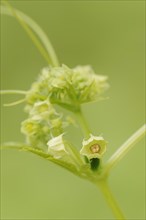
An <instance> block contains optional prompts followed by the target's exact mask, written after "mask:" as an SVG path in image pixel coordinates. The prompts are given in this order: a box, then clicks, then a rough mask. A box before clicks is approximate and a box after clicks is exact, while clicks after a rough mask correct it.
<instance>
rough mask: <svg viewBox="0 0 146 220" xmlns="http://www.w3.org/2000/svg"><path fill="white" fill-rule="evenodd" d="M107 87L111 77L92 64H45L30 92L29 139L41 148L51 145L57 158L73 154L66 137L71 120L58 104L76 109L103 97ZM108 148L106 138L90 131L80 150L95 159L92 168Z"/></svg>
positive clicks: (24, 127) (26, 123)
mask: <svg viewBox="0 0 146 220" xmlns="http://www.w3.org/2000/svg"><path fill="white" fill-rule="evenodd" d="M107 88H108V83H107V77H106V76H101V75H97V74H95V73H94V71H93V69H92V68H91V67H90V66H77V67H76V68H73V69H70V68H68V67H67V66H65V65H62V66H61V67H48V68H44V69H43V70H42V73H41V74H40V76H39V77H38V79H37V80H36V82H34V83H33V84H32V86H31V89H30V90H29V91H28V92H27V95H26V101H27V105H26V108H25V110H26V111H27V113H28V114H29V116H28V119H26V120H25V121H23V122H22V127H21V131H22V133H24V134H25V135H26V139H27V143H28V144H30V145H31V146H32V147H41V148H44V146H45V147H47V145H48V153H49V154H50V155H52V156H53V157H54V158H56V159H62V158H68V159H69V157H70V155H72V157H73V155H74V153H73V152H72V151H70V149H69V148H67V145H65V142H64V138H63V134H64V127H65V125H66V124H67V121H66V120H65V119H63V115H62V114H58V113H57V111H56V109H55V107H54V106H55V104H57V105H60V106H61V107H64V108H66V109H68V110H70V111H73V112H76V111H78V110H79V107H80V104H82V103H87V102H91V101H96V100H98V99H100V98H101V94H102V93H103V92H104V91H105V90H106V89H107ZM105 151H106V141H105V140H104V139H103V138H102V137H96V136H93V135H90V138H89V139H88V140H83V147H82V149H81V151H80V154H81V155H83V156H85V157H86V158H87V159H88V161H90V162H91V168H92V164H93V162H94V163H95V160H97V159H98V160H100V158H101V157H102V155H103V154H104V153H105ZM94 159H95V160H94Z"/></svg>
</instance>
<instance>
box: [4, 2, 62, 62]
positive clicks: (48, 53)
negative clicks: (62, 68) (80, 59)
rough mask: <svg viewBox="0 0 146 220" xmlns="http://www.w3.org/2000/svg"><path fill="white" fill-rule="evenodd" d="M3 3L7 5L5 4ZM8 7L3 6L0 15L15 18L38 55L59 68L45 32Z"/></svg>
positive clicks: (20, 13) (30, 20) (26, 17)
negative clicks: (36, 49) (34, 46)
mask: <svg viewBox="0 0 146 220" xmlns="http://www.w3.org/2000/svg"><path fill="white" fill-rule="evenodd" d="M4 3H5V4H7V3H6V2H4ZM8 7H9V8H7V7H5V6H1V13H2V14H6V15H9V16H14V17H16V18H17V19H18V20H19V22H20V23H21V25H22V26H23V28H24V29H25V30H26V32H27V33H28V35H29V36H30V38H31V39H32V41H33V43H34V44H35V45H36V47H37V48H38V50H39V51H40V53H41V54H42V56H43V57H44V58H45V59H46V61H47V62H49V63H50V62H51V63H52V65H53V66H59V61H58V58H57V56H56V53H55V50H54V48H53V46H52V44H51V42H50V40H49V38H48V37H47V35H46V34H45V32H44V31H43V30H42V29H41V28H40V26H39V25H38V24H37V23H36V22H35V21H33V20H32V19H31V18H30V17H28V16H27V15H25V14H24V13H22V12H21V11H19V10H16V9H13V8H12V7H11V6H10V5H9V6H8ZM29 28H30V29H29ZM31 30H32V31H33V32H34V33H35V34H36V36H37V37H38V38H39V39H40V41H41V43H42V44H43V46H44V48H43V47H42V45H41V44H40V43H39V41H38V40H37V38H36V37H35V35H34V34H33V32H31Z"/></svg>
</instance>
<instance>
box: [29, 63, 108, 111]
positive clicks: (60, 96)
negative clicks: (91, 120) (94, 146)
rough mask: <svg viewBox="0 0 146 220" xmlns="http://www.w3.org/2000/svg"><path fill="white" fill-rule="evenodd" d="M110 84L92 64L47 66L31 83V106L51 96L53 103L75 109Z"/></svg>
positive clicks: (92, 99) (97, 96) (100, 92)
mask: <svg viewBox="0 0 146 220" xmlns="http://www.w3.org/2000/svg"><path fill="white" fill-rule="evenodd" d="M108 87H109V85H108V83H107V77H106V76H102V75H97V74H95V73H94V71H93V69H92V68H91V67H90V66H77V67H75V68H73V69H70V68H69V67H67V66H65V65H62V66H61V67H48V68H44V69H43V70H42V73H41V74H40V76H39V77H38V80H37V81H36V82H35V83H33V84H32V87H31V89H30V91H29V92H28V95H27V103H28V105H29V106H31V105H33V104H34V103H35V102H36V101H40V100H41V101H42V100H46V99H49V100H50V102H51V103H52V104H54V103H55V104H58V105H61V106H62V107H64V108H67V109H69V110H71V111H75V110H78V106H79V105H80V104H82V103H86V102H91V101H96V100H98V99H100V98H101V94H102V93H103V92H104V91H105V90H106V89H107V88H108Z"/></svg>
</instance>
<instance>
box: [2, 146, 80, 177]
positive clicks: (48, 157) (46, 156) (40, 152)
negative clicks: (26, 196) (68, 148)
mask: <svg viewBox="0 0 146 220" xmlns="http://www.w3.org/2000/svg"><path fill="white" fill-rule="evenodd" d="M0 148H1V149H14V150H19V151H27V152H31V153H33V154H35V155H38V156H40V157H42V158H44V159H45V160H49V161H51V162H53V163H55V164H57V165H59V166H61V167H63V168H65V169H67V170H69V171H71V172H72V173H74V174H75V175H77V176H80V172H79V170H77V168H76V167H75V166H74V165H73V164H70V163H67V162H65V161H61V160H59V159H55V158H54V157H53V156H51V155H49V154H48V153H47V152H45V151H43V150H42V149H40V148H33V147H31V146H28V145H26V144H24V143H14V142H10V143H5V144H4V145H2V146H1V147H0Z"/></svg>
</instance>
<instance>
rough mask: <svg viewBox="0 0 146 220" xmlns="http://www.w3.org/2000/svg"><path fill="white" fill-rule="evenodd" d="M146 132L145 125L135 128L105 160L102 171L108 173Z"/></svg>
mask: <svg viewBox="0 0 146 220" xmlns="http://www.w3.org/2000/svg"><path fill="white" fill-rule="evenodd" d="M145 134H146V125H143V126H142V127H141V128H140V129H139V130H137V131H136V132H135V133H134V134H133V135H132V136H131V137H130V138H129V139H128V140H127V141H126V142H125V143H124V144H123V145H122V146H121V147H120V148H119V149H118V150H117V151H116V152H115V153H114V154H113V155H112V156H111V158H110V159H109V160H108V161H107V163H106V164H105V167H104V171H103V172H104V173H108V172H109V171H110V170H111V169H112V168H113V167H114V166H115V165H116V164H117V163H118V162H119V161H120V160H121V159H122V158H123V157H124V156H125V155H126V154H127V153H128V151H129V150H131V149H132V147H133V146H134V145H135V144H136V143H137V142H139V141H140V140H141V139H142V138H143V137H144V135H145Z"/></svg>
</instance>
